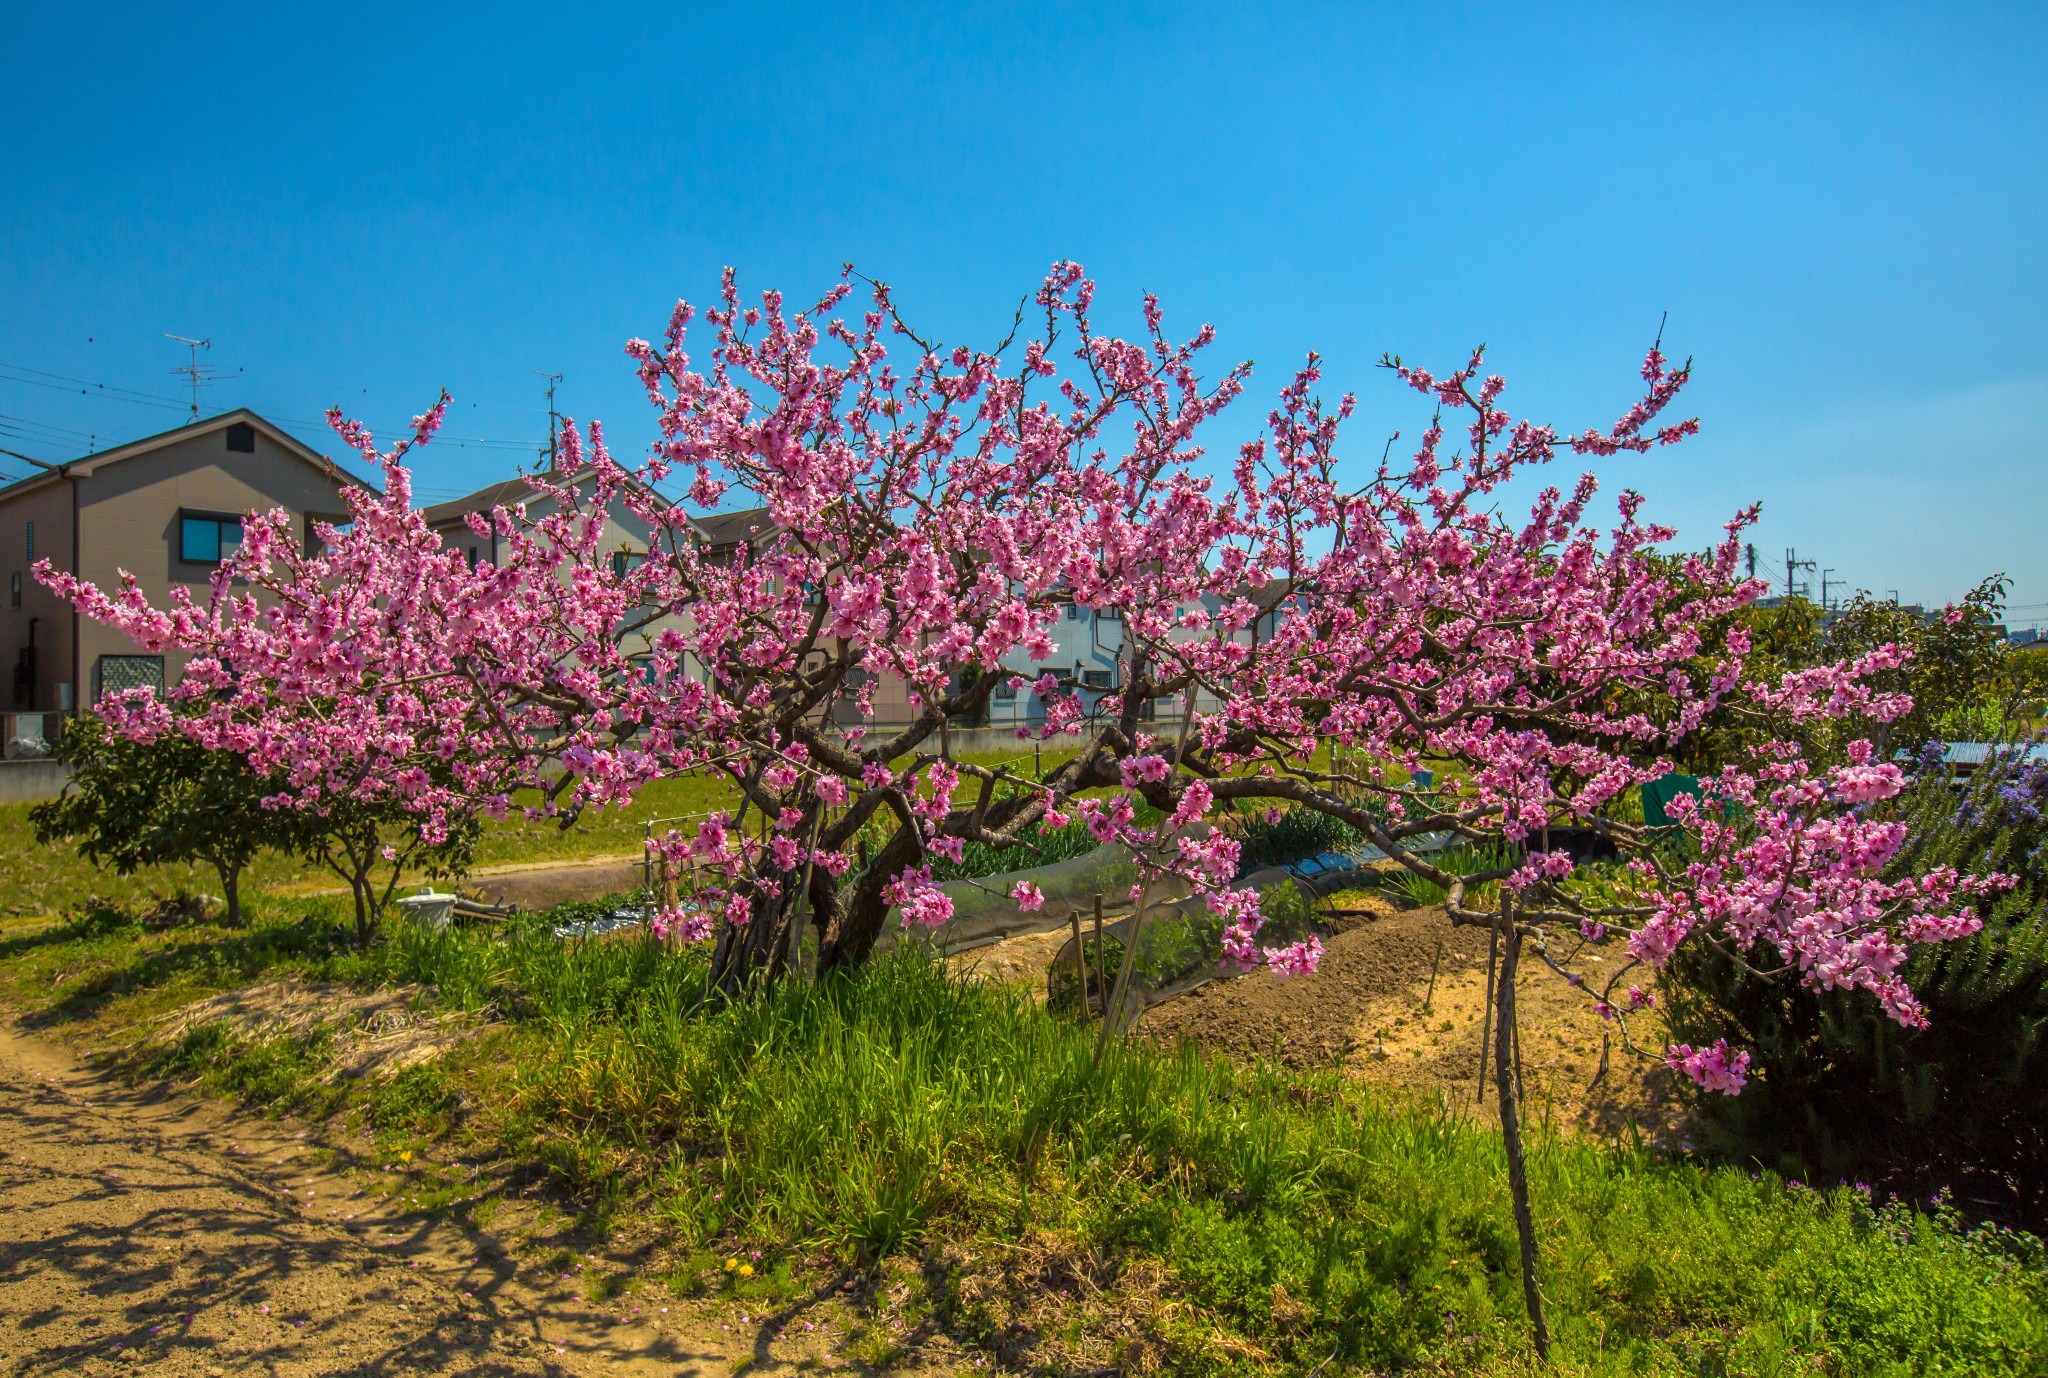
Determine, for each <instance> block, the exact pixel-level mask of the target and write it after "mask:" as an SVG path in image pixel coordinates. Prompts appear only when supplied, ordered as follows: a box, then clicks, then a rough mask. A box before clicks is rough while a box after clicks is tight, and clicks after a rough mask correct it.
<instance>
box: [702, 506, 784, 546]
mask: <svg viewBox="0 0 2048 1378" xmlns="http://www.w3.org/2000/svg"><path fill="white" fill-rule="evenodd" d="M696 522H697V529H698V530H699V531H701V532H703V533H704V539H705V541H706V542H708V543H709V544H711V545H715V546H716V545H737V544H738V543H739V542H741V541H744V540H749V539H751V538H753V537H755V536H760V535H763V534H765V533H767V532H769V531H772V530H774V529H775V523H774V521H773V520H771V519H770V518H769V516H768V509H767V508H765V507H746V508H742V509H740V510H739V511H737V512H710V513H707V514H705V515H704V516H701V517H698V518H696Z"/></svg>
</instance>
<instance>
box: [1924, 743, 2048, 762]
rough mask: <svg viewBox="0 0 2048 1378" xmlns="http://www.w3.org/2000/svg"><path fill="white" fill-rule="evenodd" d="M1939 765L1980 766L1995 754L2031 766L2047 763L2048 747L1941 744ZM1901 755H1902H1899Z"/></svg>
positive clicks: (2002, 758)
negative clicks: (2036, 763)
mask: <svg viewBox="0 0 2048 1378" xmlns="http://www.w3.org/2000/svg"><path fill="white" fill-rule="evenodd" d="M1941 746H1942V751H1941V763H1942V764H1943V765H1945V766H1981V765H1983V764H1985V763H1986V762H1988V761H1990V760H1991V759H1992V757H1993V755H1994V754H1995V755H1996V756H1997V757H1998V758H1999V759H2000V760H2006V761H2024V762H2026V763H2027V764H2029V765H2031V764H2033V763H2035V762H2038V761H2048V745H2044V744H2041V743H2038V742H2037V743H2035V744H2033V745H2031V746H2021V745H2020V744H2019V743H2018V742H1943V743H1942V744H1941ZM1901 754H1903V753H1901Z"/></svg>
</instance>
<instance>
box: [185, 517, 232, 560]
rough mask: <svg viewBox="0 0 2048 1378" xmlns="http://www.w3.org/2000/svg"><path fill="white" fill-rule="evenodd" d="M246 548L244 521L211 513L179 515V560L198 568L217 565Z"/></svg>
mask: <svg viewBox="0 0 2048 1378" xmlns="http://www.w3.org/2000/svg"><path fill="white" fill-rule="evenodd" d="M241 544H242V519H241V518H240V517H222V516H218V515H215V514H213V513H209V512H180V513H179V514H178V558H179V559H181V560H184V561H186V562H188V563H190V564H195V565H217V564H219V563H220V562H221V561H222V560H224V559H226V558H227V557H228V556H230V555H232V554H234V553H235V551H236V550H237V549H239V548H240V546H241Z"/></svg>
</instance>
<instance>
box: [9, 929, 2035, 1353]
mask: <svg viewBox="0 0 2048 1378" xmlns="http://www.w3.org/2000/svg"><path fill="white" fill-rule="evenodd" d="M256 910H257V915H258V918H257V921H256V922H255V923H253V924H252V925H251V926H249V927H247V928H244V929H239V930H225V929H218V928H213V927H209V926H203V925H202V926H198V927H191V928H184V929H174V930H168V931H155V930H151V929H148V928H145V927H140V926H136V925H134V924H131V923H129V922H127V921H126V920H125V918H124V917H123V916H122V915H121V914H119V913H118V912H116V911H109V910H101V911H98V912H96V913H94V914H92V915H86V916H79V917H77V918H74V919H72V920H70V921H67V922H61V923H52V922H49V921H35V922H27V921H14V922H11V923H9V924H7V925H6V926H5V928H4V929H0V1000H4V1001H5V1002H6V1004H7V1005H8V1006H10V1007H11V1008H13V1009H14V1010H15V1011H17V1012H18V1013H20V1014H22V1015H25V1016H26V1017H27V1019H28V1020H29V1022H30V1023H31V1025H32V1026H34V1027H38V1028H41V1029H43V1030H45V1031H47V1032H55V1033H64V1032H67V1031H68V1032H70V1033H72V1034H74V1035H76V1036H77V1037H79V1038H81V1039H83V1040H85V1041H90V1042H96V1043H100V1044H120V1043H127V1044H128V1052H127V1055H128V1056H129V1057H130V1058H131V1059H133V1060H134V1061H135V1062H136V1063H137V1064H138V1065H141V1066H146V1067H147V1068H148V1069H149V1070H153V1071H156V1072H159V1073H162V1072H168V1073H171V1074H174V1075H177V1076H181V1077H184V1078H187V1079H190V1080H193V1081H195V1082H197V1083H199V1084H200V1085H202V1086H204V1087H205V1088H207V1089H209V1090H212V1091H215V1092H217V1093H222V1094H233V1095H239V1096H242V1097H244V1098H246V1099H248V1100H251V1101H252V1102H255V1103H258V1104H262V1105H266V1106H271V1107H276V1108H281V1109H294V1110H296V1111H298V1112H299V1113H302V1114H306V1115H310V1116H315V1117H323V1116H351V1117H357V1118H359V1119H361V1120H362V1121H363V1122H364V1123H365V1124H366V1125H367V1127H369V1128H370V1129H371V1130H372V1131H373V1132H374V1134H375V1135H376V1136H377V1141H378V1143H379V1144H380V1145H382V1147H383V1149H384V1150H385V1151H389V1152H394V1153H395V1152H398V1151H405V1152H415V1151H416V1152H418V1153H420V1154H421V1155H422V1156H423V1157H441V1158H445V1159H449V1160H453V1159H454V1158H456V1157H458V1156H468V1157H471V1158H475V1157H477V1156H479V1155H481V1156H483V1157H487V1158H491V1159H494V1160H496V1161H499V1162H501V1163H511V1164H524V1165H527V1166H529V1167H530V1168H533V1169H537V1170H543V1171H545V1172H546V1173H547V1174H549V1175H550V1176H551V1177H552V1178H553V1180H554V1181H555V1183H556V1186H557V1190H559V1191H560V1192H561V1193H563V1195H564V1197H565V1198H566V1199H567V1200H569V1201H571V1202H573V1203H575V1204H576V1206H577V1207H578V1208H579V1209H581V1210H582V1211H584V1212H585V1213H586V1214H587V1216H588V1218H589V1222H590V1228H591V1230H592V1233H593V1234H600V1233H607V1232H610V1231H613V1230H616V1229H619V1228H622V1227H623V1226H624V1225H625V1224H627V1223H628V1222H631V1223H634V1224H636V1225H639V1226H652V1227H655V1228H658V1229H659V1231H660V1232H661V1233H662V1234H663V1235H664V1236H665V1237H666V1238H667V1239H669V1240H670V1241H671V1244H672V1248H671V1250H670V1252H669V1254H668V1256H667V1257H668V1260H669V1261H668V1262H667V1263H666V1264H665V1265H664V1267H665V1268H666V1269H667V1273H666V1275H665V1277H666V1280H667V1281H668V1282H669V1283H670V1285H677V1286H689V1287H706V1286H708V1287H713V1288H722V1289H725V1290H727V1291H730V1292H731V1293H732V1294H733V1295H735V1296H736V1297H743V1298H752V1299H755V1300H760V1299H776V1298H781V1297H785V1296H793V1295H796V1294H798V1293H800V1292H803V1291H806V1290H808V1289H809V1288H811V1287H813V1286H814V1285H816V1284H817V1282H818V1280H819V1278H820V1276H821V1275H825V1276H828V1277H829V1276H831V1275H835V1274H837V1273H839V1272H847V1273H850V1272H852V1271H853V1270H863V1271H867V1272H874V1271H877V1270H879V1271H881V1272H882V1273H884V1275H886V1276H887V1277H889V1278H890V1279H891V1280H892V1282H893V1283H895V1284H897V1285H896V1286H895V1287H894V1288H893V1289H892V1291H891V1292H890V1295H891V1297H893V1298H894V1300H893V1301H892V1302H891V1303H890V1304H891V1305H892V1306H893V1307H894V1308H895V1319H896V1320H897V1321H898V1322H899V1323H900V1324H902V1325H903V1326H905V1327H909V1328H912V1329H914V1328H915V1327H918V1326H923V1327H927V1328H938V1329H942V1330H944V1331H945V1332H946V1333H947V1334H949V1335H950V1336H952V1337H953V1339H954V1340H955V1341H956V1342H958V1343H961V1344H965V1345H967V1346H969V1347H971V1348H976V1349H979V1350H981V1351H982V1352H983V1353H984V1354H986V1355H987V1356H989V1357H990V1358H992V1359H996V1360H1001V1361H1003V1362H1007V1363H1009V1364H1010V1365H1012V1366H1013V1367H1015V1368H1017V1369H1018V1370H1020V1371H1042V1372H1052V1373H1059V1372H1070V1373H1078V1372H1088V1371H1099V1370H1103V1369H1105V1368H1108V1367H1111V1366H1122V1367H1123V1368H1124V1369H1125V1370H1126V1371H1144V1370H1146V1369H1147V1368H1154V1369H1164V1370H1170V1371H1176V1372H1187V1373H1223V1372H1233V1373H1235V1372H1243V1373H1262V1374H1263V1373H1273V1374H1279V1373H1307V1372H1310V1371H1320V1372H1321V1373H1324V1374H1331V1373H1360V1374H1363V1373H1387V1372H1401V1371H1407V1372H1430V1373H1522V1372H1527V1371H1530V1368H1531V1357H1530V1355H1529V1353H1528V1350H1527V1347H1526V1343H1525V1339H1524V1333H1525V1327H1524V1321H1523V1316H1522V1307H1521V1301H1520V1294H1519V1289H1518V1283H1517V1280H1516V1275H1515V1273H1514V1271H1513V1259H1514V1231H1513V1226H1512V1221H1511V1218H1510V1214H1509V1208H1508V1201H1507V1194H1506V1189H1505V1185H1504V1182H1503V1170H1502V1164H1501V1158H1500V1153H1499V1149H1498V1146H1497V1142H1496V1139H1495V1136H1494V1135H1493V1134H1492V1133H1491V1132H1489V1130H1488V1129H1487V1127H1486V1126H1484V1125H1477V1126H1475V1125H1473V1124H1470V1123H1468V1122H1467V1121H1465V1120H1464V1119H1463V1118H1461V1117H1459V1116H1457V1115H1453V1114H1450V1113H1447V1112H1446V1111H1444V1110H1443V1109H1441V1108H1440V1107H1437V1106H1433V1105H1417V1104H1399V1103H1394V1102H1390V1101H1388V1100H1386V1099H1384V1098H1381V1097H1377V1096H1375V1095H1372V1094H1370V1093H1368V1092H1365V1091H1363V1090H1361V1089H1360V1088H1358V1087H1356V1086H1355V1085H1350V1084H1346V1083H1345V1082H1343V1081H1341V1080H1340V1079H1338V1078H1336V1077H1335V1076H1332V1075H1327V1074H1321V1073H1305V1074H1290V1073H1286V1072H1284V1071H1281V1070H1279V1069H1276V1068H1273V1067H1268V1066H1259V1065H1243V1064H1236V1063H1232V1062H1230V1061H1228V1060H1225V1059H1222V1058H1218V1057H1214V1056H1210V1055H1207V1054H1204V1053H1202V1052H1200V1051H1199V1050H1196V1049H1192V1048H1182V1049H1179V1050H1172V1051H1168V1050H1160V1049H1157V1048H1153V1047H1149V1046H1131V1047H1128V1048H1123V1049H1119V1050H1117V1051H1115V1052H1114V1053H1113V1054H1112V1055H1111V1056H1110V1058H1109V1059H1108V1060H1107V1061H1106V1062H1105V1063H1104V1064H1103V1065H1102V1067H1101V1068H1100V1069H1096V1068H1094V1067H1092V1065H1091V1060H1090V1053H1091V1051H1092V1046H1093V1035H1092V1031H1091V1030H1090V1029H1088V1028H1087V1027H1085V1026H1083V1025H1081V1024H1078V1023H1076V1022H1073V1021H1070V1020H1068V1019H1065V1018H1062V1017H1059V1016H1056V1015H1051V1014H1048V1013H1047V1012H1045V1011H1044V1010H1043V1009H1042V1008H1040V1007H1038V1006H1035V1005H1034V1004H1032V1003H1031V1002H1030V1001H1029V1000H1028V999H1026V998H1024V997H1023V996H1021V995H1019V994H1016V993H1014V992H1011V991H1009V990H1007V989H1003V988H999V987H991V986H986V985H980V984H972V983H967V982H963V981H960V980H957V979H954V978H951V977H949V976H948V975H947V974H946V973H945V971H944V970H943V969H942V968H941V967H940V966H939V965H938V964H936V963H934V962H932V961H931V960H929V959H928V958H926V957H923V956H920V955H919V954H918V953H916V952H914V951H911V950H908V949H905V950H903V951H901V953H900V954H899V955H898V956H897V957H895V958H893V959H891V960H888V961H885V962H883V963H880V964H878V965H876V966H874V967H872V968H871V969H869V970H867V971H865V972H863V973H861V974H859V975H857V976H855V977H852V978H850V979H845V980H837V981H833V982H829V983H827V984H825V985H824V986H822V987H817V988H801V987H795V986H789V987H785V988H782V989H779V990H777V991H775V992H773V993H771V994H768V995H766V996H764V997H763V998H761V999H759V1000H757V1001H754V1002H751V1003H747V1004H743V1005H738V1006H726V1007H722V1008H707V1007H704V1006H702V1005H700V1003H699V998H698V997H699V993H700V992H701V990H702V977H703V968H702V965H701V962H700V960H699V958H698V957H697V956H696V955H695V954H692V953H680V954H667V953H663V952H660V951H659V950H657V949H655V948H654V947H652V946H650V945H648V944H646V943H644V942H641V941H638V940H631V939H629V940H624V941H608V942H596V943H583V944H573V945H569V944H562V943H558V942H555V941H554V940H552V939H551V938H549V937H547V936H545V934H544V931H543V930H542V929H541V928H540V927H539V926H529V927H526V928H522V929H520V930H517V931H516V932H514V933H513V934H512V935H510V937H509V940H498V939H495V938H493V937H492V936H489V935H483V934H475V933H466V932H456V933H451V934H443V935H432V934H426V933H422V932H419V931H416V930H411V929H407V928H394V929H392V930H391V931H389V932H388V933H387V934H386V935H385V937H384V938H383V940H381V941H380V942H379V943H378V944H376V945H375V946H373V947H372V948H370V949H369V950H367V951H357V950H354V949H352V948H350V947H349V946H347V945H346V943H345V942H344V941H342V939H341V936H340V933H339V930H338V929H337V927H336V924H337V923H338V921H339V919H340V917H341V915H340V910H339V907H338V906H337V905H335V904H333V903H332V902H330V901H326V900H319V899H315V900H278V899H264V900H260V901H258V902H257V904H256ZM285 974H291V975H298V976H302V977H306V978H310V979H317V980H325V981H334V982H340V983H346V984H348V985H351V986H363V987H368V986H375V985H384V984H394V983H416V984H417V985H418V986H419V988H420V989H421V990H422V991H423V992H424V993H423V995H422V996H421V999H422V1000H423V1001H424V1002H426V1003H427V1004H429V1005H431V1006H434V1007H436V1008H446V1009H451V1010H453V1009H461V1010H472V1011H479V1012H482V1011H490V1012H492V1013H493V1014H494V1015H496V1016H498V1017H496V1018H494V1019H493V1020H492V1021H491V1022H489V1023H488V1024H486V1025H485V1026H484V1027H485V1029H486V1032H484V1033H483V1034H481V1035H480V1036H479V1037H478V1038H476V1039H474V1040H472V1042H471V1043H469V1044H468V1045H466V1046H465V1047H464V1048H463V1049H461V1050H460V1051H459V1052H458V1053H457V1054H456V1055H454V1056H452V1057H450V1058H449V1059H447V1060H446V1061H444V1062H441V1063H436V1064H432V1065H430V1066H428V1067H426V1068H424V1069H420V1070H417V1071H414V1072H409V1073H407V1074H405V1075H404V1076H401V1077H399V1078H397V1079H395V1080H392V1081H389V1082H381V1083H344V1084H342V1085H341V1086H339V1087H337V1086H334V1085H332V1084H330V1083H329V1082H327V1081H325V1080H323V1079H322V1077H321V1075H320V1073H321V1071H322V1070H323V1066H324V1058H325V1050H326V1037H327V1036H326V1035H325V1034H322V1033H314V1034H311V1035H309V1036H307V1037H305V1038H301V1039H297V1040H292V1041H270V1042H251V1041H247V1040H243V1039H238V1038H236V1037H235V1036H233V1035H232V1034H231V1033H230V1031H229V1030H227V1029H226V1028H225V1027H224V1026H221V1025H205V1026H201V1027H198V1028H195V1029H193V1030H191V1031H189V1032H187V1033H186V1034H185V1035H184V1036H183V1037H182V1039H180V1040H178V1041H176V1042H173V1043H171V1044H168V1045H158V1046H156V1047H154V1048H149V1049H144V1048H139V1047H137V1046H135V1045H134V1043H133V1039H134V1036H135V1032H136V1030H137V1029H138V1027H139V1026H140V1025H141V1023H142V1021H144V1020H145V1019H147V1018H149V1017H150V1016H152V1015H154V1014H156V1013H158V1012H159V1011H162V1010H164V1009H166V1008H168V1007H170V1006H173V1005H178V1004H182V1003H184V1002H186V1001H189V1000H191V999H193V998H194V997H196V996H199V995H201V994H204V993H206V992H208V991H212V990H218V989H223V988H228V987H233V986H238V985H243V984H246V983H248V982H251V981H253V980H256V979H258V978H259V977H264V976H278V975H285ZM1532 1171H1533V1174H1534V1184H1535V1186H1534V1190H1535V1198H1536V1202H1537V1208H1538V1213H1539V1224H1540V1228H1541V1231H1542V1234H1543V1239H1544V1257H1543V1267H1544V1272H1545V1276H1546V1288H1547V1292H1548V1295H1549V1297H1550V1302H1551V1306H1552V1309H1553V1318H1554V1323H1555V1325H1556V1328H1557V1330H1558V1332H1559V1347H1560V1350H1561V1352H1562V1355H1563V1359H1562V1361H1561V1363H1560V1364H1559V1371H1562V1372H1567V1373H1600V1374H1638V1373H1672V1374H1679V1373H1684V1374H1755V1375H1777V1374H1794V1373H1798V1374H1809V1373H1828V1374H1858V1375H1861V1374H1900V1375H1903V1374H1931V1373H1972V1374H2022V1373H2039V1372H2041V1371H2042V1365H2043V1364H2044V1363H2048V1321H2044V1314H2048V1271H2044V1261H2043V1257H2042V1252H2041V1247H2040V1246H2039V1245H2038V1244H2037V1243H2035V1242H2033V1241H2031V1240H2028V1239H2025V1238H2020V1237H2015V1236H2011V1235H2007V1234H2003V1233H2000V1232H1998V1231H1995V1230H1977V1231H1970V1230H1967V1229H1965V1228H1963V1227H1962V1225H1961V1223H1960V1222H1959V1221H1957V1220H1955V1219H1953V1218H1939V1217H1928V1216H1924V1215H1917V1214H1914V1213H1912V1212H1910V1211H1908V1210H1905V1209H1902V1208H1898V1207H1892V1206H1886V1205H1882V1204H1879V1203H1875V1202H1872V1201H1870V1200H1868V1199H1866V1198H1865V1197H1864V1196H1863V1195H1862V1194H1860V1193H1858V1192H1856V1191H1855V1190H1853V1189H1850V1188H1839V1189H1834V1190H1829V1191H1812V1190H1807V1189H1805V1188H1802V1187H1797V1186H1793V1185H1788V1184H1786V1183H1784V1182H1781V1181H1778V1180H1776V1179H1775V1178H1772V1177H1769V1176H1768V1175H1766V1176H1763V1177H1757V1178H1752V1177H1750V1176H1748V1175H1745V1174H1743V1173H1739V1172H1734V1171H1729V1170H1714V1169H1704V1168H1701V1167H1697V1166H1694V1165H1691V1164H1688V1163H1685V1162H1676V1161H1668V1160H1664V1159H1661V1158H1659V1157H1658V1156H1656V1155H1653V1154H1651V1153H1649V1152H1647V1151H1644V1150H1642V1149H1640V1148H1637V1147H1632V1146H1627V1145H1620V1146H1616V1145H1600V1144H1594V1143H1589V1142H1584V1141H1579V1140H1573V1139H1568V1138H1563V1137H1557V1136H1550V1135H1547V1134H1539V1135H1538V1138H1537V1142H1536V1145H1535V1149H1534V1154H1533V1162H1532ZM428 1204H429V1205H431V1204H432V1203H431V1202H428ZM756 1254H758V1268H757V1269H755V1271H754V1274H753V1276H751V1277H748V1278H745V1279H740V1278H738V1277H736V1276H735V1275H733V1274H730V1273H726V1274H721V1273H720V1271H719V1269H718V1267H717V1262H718V1260H720V1259H726V1258H739V1257H749V1258H751V1257H755V1256H756ZM878 1333H879V1332H878ZM890 1333H894V1332H890ZM866 1357H867V1358H869V1359H870V1360H871V1361H874V1362H878V1363H879V1362H882V1361H885V1360H887V1359H888V1358H889V1357H890V1353H889V1350H888V1347H887V1346H886V1345H885V1346H882V1347H881V1348H878V1349H876V1350H875V1351H874V1352H873V1353H871V1354H868V1355H867V1356H866ZM1318 1366H1321V1367H1320V1369H1318Z"/></svg>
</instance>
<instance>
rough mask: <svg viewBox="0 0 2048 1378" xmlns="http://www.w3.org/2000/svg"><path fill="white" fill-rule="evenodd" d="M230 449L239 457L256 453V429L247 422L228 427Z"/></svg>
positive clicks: (239, 422)
mask: <svg viewBox="0 0 2048 1378" xmlns="http://www.w3.org/2000/svg"><path fill="white" fill-rule="evenodd" d="M228 448H229V449H230V450H232V451H234V452H235V453H236V454H238V455H253V454H255V453H256V428H255V427H254V426H252V425H250V424H249V423H248V422H246V421H237V422H236V423H235V424H234V425H232V426H230V427H228Z"/></svg>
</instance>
